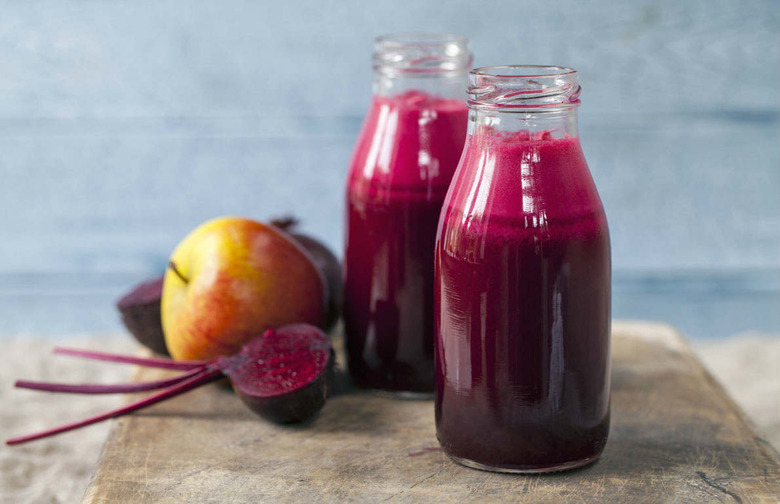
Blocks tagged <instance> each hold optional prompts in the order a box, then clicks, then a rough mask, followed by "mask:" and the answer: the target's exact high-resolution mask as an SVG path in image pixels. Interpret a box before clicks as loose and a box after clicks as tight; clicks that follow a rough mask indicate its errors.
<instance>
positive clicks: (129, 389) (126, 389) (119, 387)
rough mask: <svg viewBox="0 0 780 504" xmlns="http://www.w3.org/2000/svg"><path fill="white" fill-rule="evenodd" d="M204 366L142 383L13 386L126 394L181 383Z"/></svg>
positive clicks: (26, 383) (21, 383) (21, 382)
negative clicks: (163, 378) (171, 376)
mask: <svg viewBox="0 0 780 504" xmlns="http://www.w3.org/2000/svg"><path fill="white" fill-rule="evenodd" d="M204 369H205V368H204V367H199V368H195V369H193V370H192V371H189V372H187V373H184V374H182V375H179V376H176V377H174V378H168V379H165V380H157V381H151V382H144V383H117V384H111V385H101V384H96V383H84V384H77V385H76V384H68V383H50V382H36V381H26V380H19V381H17V382H16V384H15V386H16V387H17V388H23V389H30V390H42V391H44V392H63V393H67V394H127V393H133V392H146V391H149V390H158V389H162V388H168V387H171V386H173V385H176V384H177V383H181V382H183V381H185V380H187V379H189V378H191V377H193V376H194V375H196V374H200V373H201V372H203V370H204Z"/></svg>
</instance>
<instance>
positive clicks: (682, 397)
mask: <svg viewBox="0 0 780 504" xmlns="http://www.w3.org/2000/svg"><path fill="white" fill-rule="evenodd" d="M612 356H613V370H612V383H613V389H612V390H613V393H612V394H613V395H612V419H613V424H612V430H611V433H610V438H609V442H608V444H607V448H606V450H605V452H604V455H603V456H602V458H601V460H600V461H599V462H597V463H596V464H594V465H591V466H589V467H586V468H583V469H580V470H576V471H571V472H566V473H557V474H548V475H535V476H521V475H504V474H495V473H488V472H482V471H477V470H473V469H468V468H465V467H461V466H459V465H457V464H455V463H453V462H451V461H450V460H449V459H448V458H447V457H446V456H445V455H443V454H442V453H441V452H440V451H438V449H437V448H436V447H437V442H436V438H435V429H434V422H433V406H432V402H431V401H404V400H397V399H394V398H390V397H387V396H384V395H382V394H378V393H371V392H361V391H351V392H350V393H346V394H342V395H339V396H336V397H333V398H332V399H331V400H330V401H329V402H328V404H327V405H326V406H325V408H324V409H323V411H322V413H321V414H320V415H319V417H318V418H317V419H316V420H314V421H312V422H309V423H307V424H306V425H297V426H277V425H273V424H270V423H267V422H265V421H263V420H260V419H259V418H258V417H256V416H255V415H254V414H252V413H251V412H250V411H249V410H248V409H246V408H245V407H244V405H243V404H241V403H240V401H239V400H238V399H237V398H236V397H235V396H234V395H233V394H232V393H231V392H230V391H229V390H228V389H226V388H224V387H220V386H217V385H211V386H208V387H206V388H204V389H201V390H197V391H194V392H191V393H189V394H187V395H185V396H182V397H179V398H177V399H174V400H171V401H170V402H168V403H164V404H161V405H158V406H156V407H154V408H151V409H149V410H146V411H145V412H141V413H139V414H135V415H133V416H131V417H126V418H122V419H119V420H117V421H116V422H115V424H114V425H113V428H112V430H111V434H110V436H109V439H108V441H107V442H106V445H105V447H104V449H103V453H102V455H101V457H100V461H99V463H98V468H97V470H96V473H95V475H94V477H93V479H92V482H91V484H90V486H89V488H88V489H87V491H86V494H85V496H84V502H86V503H114V502H143V503H152V502H166V503H167V502H171V503H173V502H199V503H207V502H214V503H243V502H306V503H314V502H377V501H385V500H389V501H397V502H511V501H517V502H520V501H522V502H621V503H623V502H674V503H687V502H697V503H698V502H742V503H752V502H777V501H778V500H780V465H779V464H778V458H777V453H776V452H775V451H774V450H773V449H772V448H771V447H769V446H768V445H767V444H766V443H765V442H764V441H762V440H761V439H760V438H758V437H757V436H756V434H755V433H754V431H753V430H752V428H751V427H750V425H749V423H748V422H747V421H746V420H745V418H744V417H743V415H742V413H741V412H740V410H739V409H738V407H737V406H736V405H735V404H734V402H733V401H732V400H731V399H730V398H728V397H727V396H726V394H725V393H724V392H723V390H722V389H721V387H720V386H719V385H718V384H717V383H716V382H715V381H714V380H713V379H712V378H711V377H710V375H709V374H708V373H707V372H706V371H705V370H704V368H703V367H702V366H701V364H700V363H699V362H698V361H697V359H696V358H695V357H694V356H693V354H692V353H691V352H690V350H689V349H688V347H687V346H686V344H685V343H684V341H683V340H682V338H681V337H680V336H679V335H678V334H677V333H676V332H675V331H674V330H672V329H671V328H669V327H668V326H665V325H660V324H646V323H642V324H640V323H615V325H614V328H613V353H612ZM161 374H163V373H162V372H160V371H147V370H145V371H142V372H140V373H139V374H138V378H139V379H144V380H147V379H154V378H157V377H159V376H160V375H161Z"/></svg>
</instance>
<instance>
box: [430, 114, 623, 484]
mask: <svg viewBox="0 0 780 504" xmlns="http://www.w3.org/2000/svg"><path fill="white" fill-rule="evenodd" d="M558 133H560V132H558ZM557 136H561V135H560V134H558V135H557ZM439 226H440V227H439V233H438V239H437V244H436V254H435V264H436V275H437V278H436V285H437V289H436V297H435V303H436V307H435V313H436V321H435V324H436V339H435V343H436V400H435V406H436V427H437V435H438V438H439V441H440V443H441V445H442V448H443V449H444V451H445V452H446V453H447V454H448V455H450V456H452V457H454V458H455V459H456V460H458V461H460V462H462V463H464V464H466V465H470V466H473V467H479V468H486V469H494V470H503V471H518V472H544V471H549V470H562V469H567V468H573V467H578V466H581V465H584V464H586V463H588V462H590V461H593V460H595V459H596V458H597V457H598V456H599V455H600V453H601V452H602V450H603V448H604V445H605V443H606V439H607V434H608V431H609V348H610V268H611V267H610V245H609V232H608V229H607V222H606V218H605V215H604V210H603V208H602V205H601V201H600V199H599V196H598V193H597V192H596V188H595V185H594V184H593V180H592V178H591V176H590V172H589V170H588V167H587V164H586V162H585V158H584V156H583V154H582V150H581V148H580V144H579V139H578V138H577V137H572V136H566V137H565V138H556V134H554V133H551V132H544V131H543V132H534V133H529V132H527V131H519V132H515V133H502V132H498V131H493V130H492V129H491V128H489V127H479V128H478V129H477V131H476V133H475V134H474V135H473V136H472V137H470V138H469V140H468V141H467V144H466V150H465V152H464V155H463V159H462V160H461V164H460V167H459V168H458V172H457V173H456V175H455V180H454V181H453V186H452V187H451V189H450V193H449V194H448V197H447V200H446V201H445V204H444V210H443V212H442V216H441V220H440V224H439Z"/></svg>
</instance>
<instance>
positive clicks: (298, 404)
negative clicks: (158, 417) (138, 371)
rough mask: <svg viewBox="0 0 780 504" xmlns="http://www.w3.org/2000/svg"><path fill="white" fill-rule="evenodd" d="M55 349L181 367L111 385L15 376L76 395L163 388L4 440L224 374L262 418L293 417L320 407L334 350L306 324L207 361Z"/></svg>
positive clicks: (22, 384)
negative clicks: (174, 373)
mask: <svg viewBox="0 0 780 504" xmlns="http://www.w3.org/2000/svg"><path fill="white" fill-rule="evenodd" d="M55 353H59V354H66V355H73V356H77V357H86V358H89V359H96V360H104V361H111V362H125V363H130V364H138V365H141V366H147V367H157V368H163V369H175V370H180V371H185V372H184V373H182V374H181V375H180V376H178V377H174V378H168V379H166V380H159V381H155V382H147V383H127V384H117V385H67V384H57V383H44V382H29V381H18V382H16V386H17V387H19V388H28V389H33V390H44V391H49V392H67V393H79V394H110V393H119V392H141V391H147V390H159V389H165V390H163V391H162V392H158V393H156V394H154V395H152V396H149V397H147V398H145V399H142V400H140V401H137V402H135V403H132V404H129V405H127V406H125V407H123V408H120V409H117V410H114V411H109V412H108V413H104V414H102V415H98V416H95V417H92V418H88V419H86V420H82V421H80V422H76V423H72V424H68V425H64V426H62V427H57V428H54V429H51V430H48V431H44V432H40V433H37V434H32V435H28V436H20V437H16V438H12V439H9V440H7V441H6V444H8V445H14V444H21V443H26V442H28V441H33V440H35V439H41V438H45V437H49V436H53V435H55V434H59V433H61V432H67V431H71V430H74V429H78V428H80V427H85V426H87V425H91V424H94V423H97V422H101V421H103V420H107V419H109V418H115V417H119V416H122V415H126V414H128V413H131V412H133V411H136V410H139V409H142V408H146V407H147V406H151V405H152V404H156V403H158V402H161V401H164V400H166V399H169V398H171V397H174V396H177V395H179V394H182V393H184V392H187V391H190V390H192V389H194V388H197V387H200V386H201V385H205V384H206V383H210V382H213V381H216V380H219V379H221V378H224V377H225V376H227V377H228V378H229V379H230V381H231V383H232V384H233V388H234V390H235V391H236V393H237V394H238V396H239V397H240V398H241V400H242V401H243V402H244V403H245V404H246V405H247V406H249V407H250V408H251V409H252V410H253V411H254V412H256V413H257V414H259V415H260V416H262V417H263V418H266V419H268V420H271V421H274V422H277V423H290V422H298V421H302V420H306V419H309V418H311V417H313V416H314V415H315V414H316V413H317V412H318V411H319V410H320V409H322V407H323V405H324V404H325V400H326V399H327V397H328V395H329V393H330V391H331V388H332V381H333V366H334V355H333V348H332V347H331V344H330V340H329V339H328V337H327V335H325V333H323V332H322V330H321V329H319V328H317V327H314V326H311V325H308V324H293V325H287V326H283V327H280V328H279V329H276V330H274V329H269V330H268V331H266V332H265V333H263V334H262V335H260V336H258V337H256V338H255V339H253V340H251V341H250V342H249V343H247V344H246V345H244V347H243V348H242V349H241V351H240V352H239V353H238V354H236V355H232V356H230V357H218V358H216V359H213V360H209V361H173V360H171V359H163V358H143V357H130V356H124V355H115V354H106V353H101V352H91V351H83V350H70V349H55Z"/></svg>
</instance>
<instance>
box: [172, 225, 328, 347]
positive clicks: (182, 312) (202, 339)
mask: <svg viewBox="0 0 780 504" xmlns="http://www.w3.org/2000/svg"><path fill="white" fill-rule="evenodd" d="M161 312H162V325H163V330H164V332H165V343H166V346H167V347H168V351H169V352H170V354H171V356H172V357H173V358H174V359H179V360H182V359H195V360H202V359H211V358H213V357H216V356H218V355H232V354H234V353H236V352H238V351H239V350H240V349H241V347H242V346H243V345H244V343H246V342H248V341H249V340H251V339H252V338H254V337H256V336H257V335H258V334H261V333H263V332H264V331H265V330H266V329H269V328H272V327H280V326H282V325H285V324H292V323H309V324H312V325H317V326H320V327H322V326H323V324H324V319H325V281H324V279H323V276H322V273H321V272H320V271H319V270H318V268H317V267H316V266H315V265H314V263H313V261H312V258H311V256H310V255H309V254H308V253H307V252H306V251H305V250H304V249H303V248H302V247H301V246H300V245H299V244H297V243H296V242H295V241H294V240H293V239H291V238H290V237H289V236H287V235H286V234H285V233H283V232H281V231H279V230H278V229H276V228H275V227H273V226H270V225H266V224H262V223H260V222H256V221H253V220H250V219H243V218H237V217H224V218H220V219H214V220H211V221H209V222H206V223H205V224H202V225H201V226H200V227H198V228H197V229H195V230H194V231H193V232H192V233H190V234H189V235H188V236H187V237H186V238H184V240H183V241H182V242H181V243H180V244H179V245H178V246H177V247H176V250H174V252H173V254H172V255H171V260H170V264H169V268H168V270H167V271H166V273H165V281H164V284H163V294H162V303H161Z"/></svg>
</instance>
